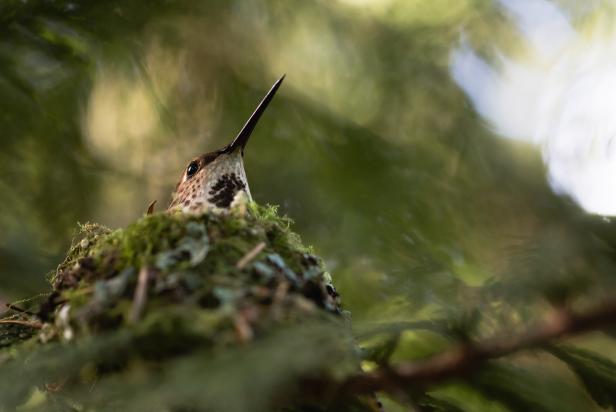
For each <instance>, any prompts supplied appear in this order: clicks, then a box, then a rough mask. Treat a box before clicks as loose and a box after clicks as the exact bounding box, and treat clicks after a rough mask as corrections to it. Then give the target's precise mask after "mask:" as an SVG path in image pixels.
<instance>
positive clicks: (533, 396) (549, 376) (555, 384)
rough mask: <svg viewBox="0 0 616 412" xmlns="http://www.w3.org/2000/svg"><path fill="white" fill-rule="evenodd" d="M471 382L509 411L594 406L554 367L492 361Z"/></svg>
mask: <svg viewBox="0 0 616 412" xmlns="http://www.w3.org/2000/svg"><path fill="white" fill-rule="evenodd" d="M470 383H471V385H472V386H473V387H474V388H476V389H477V390H479V391H480V392H481V393H482V394H483V395H484V396H486V397H488V398H490V399H493V400H495V401H498V402H499V403H501V404H503V405H504V406H506V407H507V408H509V409H510V410H512V411H536V412H566V411H570V412H576V411H592V410H596V409H597V407H596V405H594V404H593V403H592V401H591V400H589V399H588V397H587V396H586V394H585V392H584V391H583V389H582V388H579V387H578V386H577V385H575V383H574V382H571V381H569V380H567V378H566V377H565V376H562V375H561V374H559V373H558V372H557V371H552V370H550V369H549V368H546V367H537V366H534V367H525V368H522V367H520V366H516V365H513V364H507V363H505V362H492V363H490V364H489V365H487V366H485V367H483V368H482V369H481V370H479V371H478V372H477V373H476V374H475V375H474V376H473V377H472V379H471V381H470Z"/></svg>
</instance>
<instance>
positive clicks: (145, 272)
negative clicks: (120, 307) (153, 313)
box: [129, 267, 151, 323]
mask: <svg viewBox="0 0 616 412" xmlns="http://www.w3.org/2000/svg"><path fill="white" fill-rule="evenodd" d="M150 273H151V270H150V269H149V268H147V267H143V268H141V270H140V271H139V278H138V279H137V287H136V288H135V295H134V297H133V306H132V308H131V312H130V315H129V322H130V323H136V322H137V321H138V320H139V318H141V315H142V313H143V310H144V309H145V304H146V302H147V300H148V281H149V279H150Z"/></svg>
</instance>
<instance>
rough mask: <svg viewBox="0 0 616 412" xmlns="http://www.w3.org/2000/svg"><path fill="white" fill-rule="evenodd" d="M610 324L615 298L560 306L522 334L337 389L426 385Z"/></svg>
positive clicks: (363, 376)
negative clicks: (584, 307) (586, 306)
mask: <svg viewBox="0 0 616 412" xmlns="http://www.w3.org/2000/svg"><path fill="white" fill-rule="evenodd" d="M610 324H616V301H608V302H605V303H604V304H602V305H600V306H597V307H596V308H594V309H593V310H590V311H588V312H586V313H580V314H576V313H573V312H571V311H569V310H567V309H560V310H557V311H555V312H554V313H553V314H552V315H551V316H549V317H547V318H546V319H544V320H543V321H542V322H540V323H538V324H537V325H536V326H535V327H534V328H531V329H530V330H529V331H527V332H526V333H523V334H520V335H519V336H511V337H499V338H493V339H490V340H486V341H484V342H476V343H468V344H464V345H459V346H456V347H454V348H452V349H449V350H447V351H445V352H442V353H440V354H438V355H435V356H433V357H431V358H428V359H425V360H421V361H416V362H406V363H401V364H398V365H393V366H389V367H381V368H379V369H376V370H374V371H371V372H365V373H360V374H357V375H355V376H352V377H350V378H349V379H347V380H346V381H344V382H342V383H341V384H339V385H338V390H339V391H341V392H344V393H371V392H374V391H383V390H384V391H387V390H397V389H399V388H401V387H408V386H411V385H414V386H426V385H429V384H434V383H438V382H442V381H443V380H446V379H451V378H456V377H462V376H464V375H467V374H468V373H470V372H472V371H473V370H475V369H477V368H479V367H480V366H481V365H483V364H484V363H485V362H487V361H489V360H491V359H496V358H500V357H503V356H507V355H511V354H513V353H516V352H519V351H523V350H527V349H533V348H538V347H541V346H543V345H546V344H549V343H551V342H553V341H554V340H556V339H559V338H565V337H568V336H573V335H578V334H581V333H584V332H588V331H592V330H597V329H601V328H602V327H604V326H608V325H610Z"/></svg>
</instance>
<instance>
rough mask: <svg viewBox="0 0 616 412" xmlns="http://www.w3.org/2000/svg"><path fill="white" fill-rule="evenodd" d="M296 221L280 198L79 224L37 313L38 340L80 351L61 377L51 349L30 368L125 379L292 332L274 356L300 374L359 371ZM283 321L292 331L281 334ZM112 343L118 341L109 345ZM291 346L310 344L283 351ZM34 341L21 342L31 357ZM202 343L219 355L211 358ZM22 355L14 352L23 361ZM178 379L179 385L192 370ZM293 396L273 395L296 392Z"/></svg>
mask: <svg viewBox="0 0 616 412" xmlns="http://www.w3.org/2000/svg"><path fill="white" fill-rule="evenodd" d="M291 224H292V222H291V220H290V219H288V218H286V217H280V216H279V215H278V214H277V210H276V208H275V207H273V206H267V207H260V206H258V205H256V204H254V203H252V204H247V205H243V206H240V207H238V208H236V209H234V210H233V211H232V212H230V213H227V214H208V213H204V214H200V215H189V214H182V213H172V214H169V213H159V214H154V215H150V216H145V217H143V218H141V219H139V220H138V221H136V222H135V223H133V224H131V225H129V226H128V227H126V228H123V229H117V230H110V229H108V228H105V227H103V226H100V225H96V224H84V225H80V226H79V229H78V231H77V233H76V236H75V239H74V241H73V243H72V245H71V247H70V249H69V251H68V253H67V256H66V259H65V260H64V261H63V262H62V263H61V264H60V265H59V266H58V268H57V270H56V271H55V272H54V273H53V274H52V275H51V277H50V282H51V285H52V293H51V294H50V295H49V297H48V298H47V300H46V301H45V302H44V303H43V304H42V305H41V309H40V312H39V313H38V317H37V318H38V319H40V320H42V321H43V324H42V328H41V329H40V331H39V332H38V333H37V334H36V336H37V338H38V341H39V342H42V343H44V344H45V345H43V346H49V347H50V348H52V347H57V348H59V349H58V350H60V351H61V353H62V351H66V350H69V351H70V352H71V353H72V355H70V356H69V355H66V356H67V358H66V359H70V361H68V360H62V361H61V359H64V358H63V357H62V356H65V355H62V356H60V355H57V356H55V357H54V361H55V362H57V363H58V364H59V365H61V366H60V369H61V370H64V372H63V374H61V375H58V372H57V367H56V366H54V367H52V366H50V365H51V364H49V363H48V362H49V359H46V358H45V359H46V360H45V361H44V362H43V364H44V365H47V366H45V368H47V369H45V368H43V369H44V370H46V371H47V372H45V373H43V372H41V370H39V369H36V370H35V371H33V372H32V376H35V377H36V379H43V378H42V376H48V378H47V379H51V380H52V381H54V380H56V379H59V378H58V376H62V379H61V380H62V381H66V382H68V383H67V385H68V387H70V388H72V391H75V390H77V389H76V388H80V387H83V385H86V386H87V385H90V384H91V382H92V379H94V378H93V377H92V375H93V374H94V375H96V378H95V379H96V380H99V379H102V380H103V381H106V380H107V379H109V378H108V377H113V379H119V381H120V382H124V384H122V385H121V386H124V385H125V384H126V383H127V382H133V380H134V377H130V378H129V376H132V374H133V373H135V372H134V371H135V365H141V366H139V368H143V367H145V368H146V369H147V370H148V371H149V372H148V374H153V376H158V375H157V373H160V371H162V370H166V369H169V368H171V369H173V365H176V364H177V362H180V363H179V365H186V363H185V360H186V359H192V358H191V357H195V356H196V357H197V359H199V361H195V362H201V360H202V359H210V357H211V356H218V355H216V354H225V353H227V352H226V351H228V350H230V349H232V348H249V347H251V346H252V345H256V344H257V343H258V342H260V341H264V342H265V341H270V340H272V336H286V337H285V338H284V339H283V340H281V342H280V343H279V345H280V346H279V349H280V350H274V351H272V354H273V356H274V358H272V359H276V362H278V363H281V358H280V356H282V355H281V354H283V353H284V354H286V355H285V356H287V357H289V359H288V360H286V361H282V363H281V364H288V365H289V371H287V372H286V373H291V375H290V376H295V378H294V379H300V378H301V376H308V375H314V374H315V373H319V374H322V373H325V374H328V375H331V376H340V375H341V374H344V373H345V372H344V371H347V372H348V371H352V370H354V369H355V368H356V367H357V363H356V362H357V359H356V357H355V349H354V345H353V341H352V339H351V338H350V335H349V333H348V332H349V331H348V328H347V327H346V322H345V320H344V319H343V316H342V312H341V311H340V308H339V304H338V301H337V294H336V292H335V290H334V289H333V286H332V285H331V284H330V283H329V282H330V278H329V275H328V274H327V273H326V272H324V268H323V265H322V263H321V261H320V259H319V258H317V257H315V256H313V255H312V254H311V253H310V249H309V248H307V247H305V246H304V245H303V244H302V243H301V240H300V238H299V236H297V235H296V234H295V233H293V232H292V231H291ZM302 325H305V326H302ZM315 325H320V326H318V327H316V326H315ZM298 326H299V327H300V329H297V327H298ZM12 327H13V328H14V327H15V325H13V326H12ZM286 328H295V329H293V330H295V332H293V333H292V335H288V334H287V335H284V333H282V332H281V331H284V330H285V329H286ZM0 329H1V328H0ZM317 331H318V332H317ZM9 332H10V331H8V330H7V332H5V333H9ZM1 333H2V330H0V337H1ZM33 333H34V332H33V331H32V330H30V331H29V334H28V335H27V336H26V334H23V338H28V337H29V336H31V335H32V334H33ZM302 333H305V334H306V336H305V337H301V334H302ZM290 336H293V338H290ZM119 337H123V338H122V339H119ZM281 339H282V338H281ZM107 341H109V342H113V346H112V347H108V346H105V344H104V342H107ZM118 342H119V343H118ZM310 342H313V343H310ZM84 344H85V345H86V346H87V349H84V348H83V346H82V345H84ZM58 345H59V346H58ZM289 345H296V346H297V347H298V348H299V347H303V346H302V345H304V346H305V347H303V349H301V350H300V349H293V350H290V349H286V351H283V350H282V349H283V348H285V347H287V346H289ZM18 346H19V345H18ZM37 346H41V345H40V344H35V345H33V346H29V347H28V348H27V350H26V348H25V346H24V347H23V348H22V349H21V350H22V351H24V352H23V353H26V354H28V355H26V358H28V357H30V356H32V350H33V348H36V347H37ZM96 347H99V349H98V350H94V349H92V348H96ZM100 348H106V349H105V350H102V349H100ZM0 350H1V349H0ZM242 350H243V349H242ZM204 351H205V352H206V353H208V354H210V355H208V356H207V357H204V356H203V353H204ZM298 351H304V352H305V353H303V354H302V355H301V356H299V355H300V352H298ZM35 352H36V350H35ZM0 353H1V352H0ZM19 353H22V352H21V351H17V352H14V354H13V355H11V356H10V357H9V358H10V359H12V360H13V361H14V362H15V361H18V360H19V359H22V358H24V357H23V356H24V355H23V353H22V355H19ZM84 353H85V354H84ZM263 356H265V355H263ZM268 356H269V355H268ZM223 358H225V359H231V360H233V357H231V358H229V357H228V356H227V357H223ZM24 359H25V358H24ZM75 359H77V361H76V360H75ZM255 359H256V358H255ZM262 359H265V358H264V357H261V358H259V362H261V360H262ZM300 360H301V362H300ZM0 362H2V360H1V359H0ZM182 362H183V363H182ZM225 362H227V361H225ZM229 362H230V360H229ZM255 362H257V361H255ZM295 362H300V364H301V367H299V366H293V364H294V363H295ZM35 364H36V362H34V361H30V362H29V363H28V364H27V365H28V366H25V365H26V364H24V365H22V367H23V368H25V370H27V369H28V368H29V367H32V365H35ZM69 365H72V366H71V367H69ZM144 365H146V366H144ZM165 365H166V366H165ZM344 365H346V366H344ZM246 366H247V367H248V366H249V365H246ZM182 367H185V366H182ZM203 367H204V368H205V367H206V366H205V365H204V366H203ZM139 368H138V369H139ZM161 368H163V369H161ZM261 368H262V367H261ZM20 370H23V369H20ZM93 371H94V372H93ZM156 371H159V372H156ZM20 373H21V372H20ZM192 373H194V372H192ZM276 373H282V371H277V372H276ZM46 374H47V375H46ZM33 379H34V378H33ZM113 379H112V381H113ZM161 379H162V378H161ZM169 379H170V380H171V382H168V385H171V386H173V385H175V384H178V382H179V381H180V380H181V379H183V378H182V377H181V376H174V377H172V378H169ZM124 380H125V381H124ZM42 382H43V383H46V382H47V381H45V380H43V381H42ZM272 382H273V381H272ZM291 382H292V380H291ZM298 382H299V381H298ZM12 384H13V383H12V382H7V385H12ZM293 388H295V389H293ZM287 390H292V391H297V387H296V386H294V385H291V387H290V388H287ZM24 393H27V391H24ZM63 393H64V391H63ZM290 393H291V392H289V394H287V395H284V394H272V396H274V398H276V399H279V401H284V400H286V401H288V397H289V396H290ZM1 394H2V381H1V380H0V395H1ZM50 396H51V395H50ZM174 396H175V395H174ZM191 396H201V394H200V393H198V392H197V393H195V394H193V395H191ZM53 397H54V398H55V395H53ZM71 402H73V401H71ZM203 402H204V403H203V404H204V405H205V404H207V402H208V401H207V400H205V399H204V400H203ZM163 403H164V402H163ZM180 403H181V402H180ZM283 403H284V402H283ZM71 404H72V403H71ZM0 409H1V408H0Z"/></svg>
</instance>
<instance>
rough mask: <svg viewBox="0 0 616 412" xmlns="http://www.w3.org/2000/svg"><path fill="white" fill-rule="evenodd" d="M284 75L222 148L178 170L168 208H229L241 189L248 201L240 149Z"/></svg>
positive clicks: (190, 210)
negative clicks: (176, 181) (177, 177)
mask: <svg viewBox="0 0 616 412" xmlns="http://www.w3.org/2000/svg"><path fill="white" fill-rule="evenodd" d="M283 80H284V76H282V77H281V78H280V79H278V80H277V81H276V83H274V85H273V86H272V88H271V89H270V90H269V92H267V94H266V95H265V97H264V98H263V100H261V102H260V103H259V105H258V106H257V108H256V110H255V111H254V113H253V114H252V115H251V116H250V118H249V119H248V121H247V122H246V124H245V125H244V127H242V130H241V131H240V132H239V134H238V135H237V136H236V137H235V139H233V141H232V142H231V143H229V144H228V145H226V146H225V147H223V148H221V149H218V150H215V151H213V152H209V153H205V154H202V155H200V156H197V157H196V158H194V159H193V160H191V161H190V162H189V163H188V165H187V166H186V168H185V169H184V171H183V173H182V177H181V178H180V181H179V183H178V184H177V187H176V189H175V192H174V193H173V195H172V198H171V204H170V205H169V208H168V210H181V211H183V212H200V211H203V210H206V209H222V210H225V209H229V208H230V207H231V204H232V203H233V200H234V199H235V197H236V196H237V195H238V194H239V193H240V192H243V193H244V195H245V196H246V197H247V198H248V199H249V200H250V199H251V196H250V189H249V188H248V180H247V179H246V171H245V170H244V148H245V147H246V143H248V139H249V138H250V136H251V134H252V131H253V130H254V128H255V126H256V125H257V122H258V121H259V118H260V117H261V115H262V114H263V112H264V111H265V109H266V108H267V106H268V105H269V103H270V101H271V100H272V98H273V97H274V95H275V94H276V91H277V90H278V87H280V84H281V83H282V81H283Z"/></svg>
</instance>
